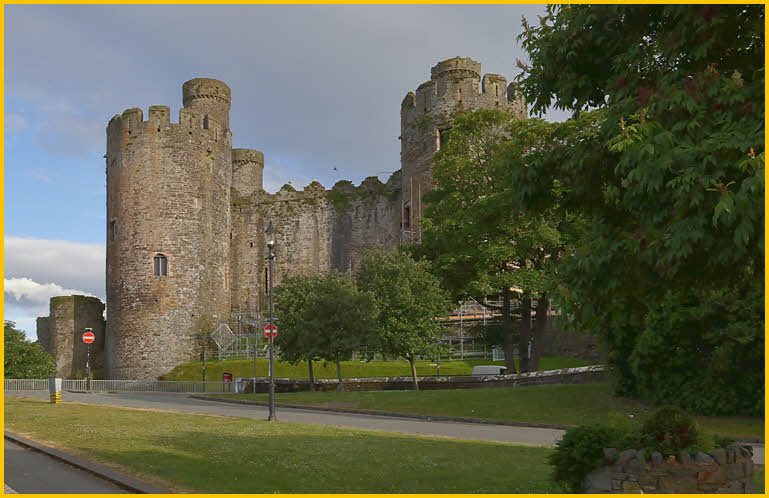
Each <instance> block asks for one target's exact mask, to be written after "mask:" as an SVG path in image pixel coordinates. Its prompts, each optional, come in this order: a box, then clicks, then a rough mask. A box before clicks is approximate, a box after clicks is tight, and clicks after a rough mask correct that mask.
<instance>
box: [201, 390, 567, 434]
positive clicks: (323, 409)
mask: <svg viewBox="0 0 769 498" xmlns="http://www.w3.org/2000/svg"><path fill="white" fill-rule="evenodd" d="M188 398H193V399H199V400H203V401H214V402H217V403H232V404H235V405H255V406H267V403H262V402H259V401H245V400H239V399H226V398H213V397H211V398H209V397H207V396H197V395H194V394H193V395H190V396H188ZM275 406H276V407H279V408H292V409H296V410H314V411H319V412H334V413H349V414H352V415H376V416H379V417H395V418H410V419H416V420H429V421H430V422H462V423H468V424H485V425H505V426H509V427H529V428H532V429H556V430H566V429H572V428H574V427H575V426H573V425H555V424H536V423H529V422H504V421H501V420H488V419H485V418H470V417H448V416H444V415H420V414H417V413H395V412H380V411H376V410H351V409H349V408H327V407H322V406H307V405H287V404H284V403H275Z"/></svg>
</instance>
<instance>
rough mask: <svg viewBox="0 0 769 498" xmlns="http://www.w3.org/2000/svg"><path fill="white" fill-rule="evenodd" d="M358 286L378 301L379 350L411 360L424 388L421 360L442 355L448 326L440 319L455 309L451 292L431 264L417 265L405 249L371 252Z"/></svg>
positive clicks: (366, 256) (415, 385)
mask: <svg viewBox="0 0 769 498" xmlns="http://www.w3.org/2000/svg"><path fill="white" fill-rule="evenodd" d="M357 282H358V287H359V288H360V289H361V291H363V292H367V293H369V294H370V295H372V296H375V299H376V303H377V319H376V320H377V323H378V328H377V330H378V334H379V337H378V340H377V343H376V344H377V350H378V351H379V352H381V353H383V354H385V355H387V356H401V357H403V358H405V359H407V360H408V361H409V363H410V364H411V376H412V379H413V380H414V389H416V390H418V389H419V382H418V380H417V370H416V358H417V356H433V355H435V354H437V353H438V352H439V349H440V339H441V337H442V336H443V328H442V327H441V325H440V323H439V322H438V320H437V318H438V317H441V316H446V315H447V314H448V313H449V311H450V306H451V304H450V301H449V298H448V293H447V292H446V291H444V290H443V289H442V288H441V286H440V284H439V283H438V280H437V279H436V278H435V277H434V276H433V275H432V274H431V273H430V272H429V266H428V263H427V262H426V261H414V260H413V259H412V258H411V257H410V256H409V255H408V254H405V253H403V252H401V251H392V252H389V253H381V252H377V251H370V252H367V253H365V254H364V256H363V261H362V262H361V266H360V269H359V271H358V273H357Z"/></svg>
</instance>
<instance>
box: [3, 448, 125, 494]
mask: <svg viewBox="0 0 769 498" xmlns="http://www.w3.org/2000/svg"><path fill="white" fill-rule="evenodd" d="M4 450H5V451H4V455H5V486H6V491H5V492H6V493H9V492H16V493H76V494H85V493H126V491H125V490H124V489H121V488H118V487H117V486H113V485H112V484H110V483H109V482H107V481H103V480H102V479H99V478H98V477H96V476H93V475H91V474H89V473H87V472H83V471H82V470H78V469H76V468H74V467H72V466H70V465H67V464H66V463H63V462H60V461H59V460H56V459H54V458H51V457H49V456H47V455H43V454H42V453H38V452H36V451H32V450H29V449H27V448H24V447H22V446H19V445H17V444H15V443H12V442H11V441H8V440H5V441H4ZM8 488H10V490H9V489H8Z"/></svg>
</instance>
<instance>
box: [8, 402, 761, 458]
mask: <svg viewBox="0 0 769 498" xmlns="http://www.w3.org/2000/svg"><path fill="white" fill-rule="evenodd" d="M9 395H12V394H11V393H6V396H9ZM13 395H18V396H23V397H30V398H38V399H45V400H47V399H48V392H47V391H15V392H14V393H13ZM62 400H63V401H64V402H67V401H69V402H77V403H93V404H99V405H111V406H124V407H130V408H145V409H153V410H169V411H176V412H183V413H197V414H206V415H222V416H230V417H242V418H252V419H258V420H266V419H267V408H266V407H264V406H255V405H239V404H232V403H222V402H218V401H206V400H201V399H193V398H190V397H189V395H188V394H179V393H153V392H150V393H143V392H118V393H84V392H69V391H65V392H63V393H62ZM276 414H277V419H278V421H280V422H298V423H304V424H320V425H328V426H336V427H346V428H351V429H364V430H377V431H385V432H395V433H401V434H413V435H423V436H439V437H448V438H455V439H469V440H481V441H493V442H500V443H513V444H522V445H528V446H544V447H553V446H554V445H555V443H556V442H557V441H558V440H559V439H560V438H561V436H563V433H564V431H563V430H559V429H550V428H536V427H516V426H507V425H489V424H478V423H466V422H449V421H433V420H424V419H410V418H405V417H391V416H384V415H361V414H351V413H335V412H320V411H315V410H308V409H300V408H278V409H276ZM749 444H750V445H751V446H752V447H753V461H754V463H756V464H759V465H764V445H763V444H757V443H749Z"/></svg>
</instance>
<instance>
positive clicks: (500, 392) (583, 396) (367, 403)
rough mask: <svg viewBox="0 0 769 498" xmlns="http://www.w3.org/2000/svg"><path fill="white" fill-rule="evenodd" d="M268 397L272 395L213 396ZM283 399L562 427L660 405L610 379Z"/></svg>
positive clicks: (634, 415)
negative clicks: (615, 390) (629, 394)
mask: <svg viewBox="0 0 769 498" xmlns="http://www.w3.org/2000/svg"><path fill="white" fill-rule="evenodd" d="M212 396H221V397H229V398H234V399H250V400H254V401H267V395H266V394H233V395H212ZM275 399H276V401H277V402H278V403H288V404H296V405H315V406H332V407H341V408H352V409H361V410H380V411H390V412H400V413H418V414H422V415H446V416H454V417H477V418H484V419H491V420H502V421H510V422H530V423H544V424H557V425H581V424H589V423H611V424H628V425H632V424H640V423H642V421H643V420H644V419H645V418H646V417H647V416H648V415H649V414H651V413H652V412H653V411H654V410H655V408H654V407H652V406H649V405H647V404H644V403H641V402H639V401H637V400H633V399H629V398H617V397H614V396H612V395H611V389H610V386H609V385H608V384H606V383H596V384H582V385H552V386H528V387H515V388H493V389H457V390H449V389H447V390H436V391H420V392H415V391H381V392H346V393H336V392H333V393H328V392H317V393H310V392H302V393H279V394H277V395H276V398H275ZM696 419H697V422H698V423H699V424H700V426H701V427H702V428H703V429H704V430H705V431H706V432H709V433H712V434H721V435H724V436H730V437H760V438H763V436H764V420H763V419H761V418H754V417H696Z"/></svg>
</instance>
